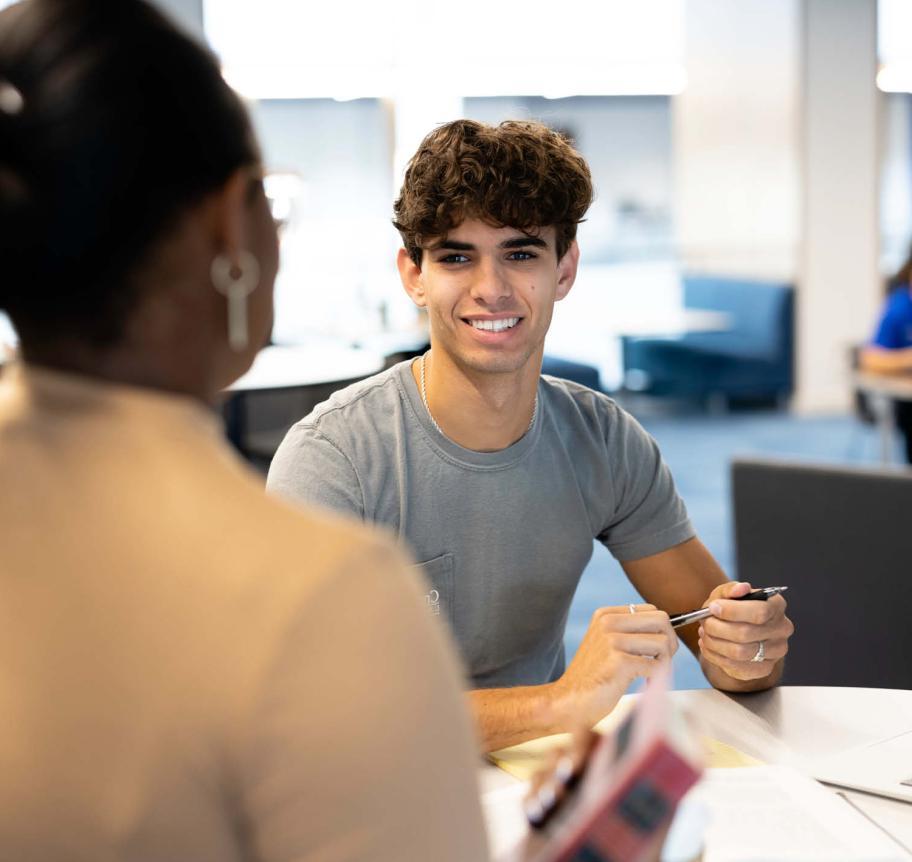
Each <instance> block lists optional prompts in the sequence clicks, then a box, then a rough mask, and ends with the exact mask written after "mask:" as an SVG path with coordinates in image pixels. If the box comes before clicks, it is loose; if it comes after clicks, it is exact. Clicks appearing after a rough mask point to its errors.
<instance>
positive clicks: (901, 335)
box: [859, 247, 912, 464]
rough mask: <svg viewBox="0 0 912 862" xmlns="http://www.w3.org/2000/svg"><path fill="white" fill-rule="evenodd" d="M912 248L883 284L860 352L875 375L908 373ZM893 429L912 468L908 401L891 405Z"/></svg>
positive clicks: (865, 367)
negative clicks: (870, 332) (868, 339)
mask: <svg viewBox="0 0 912 862" xmlns="http://www.w3.org/2000/svg"><path fill="white" fill-rule="evenodd" d="M910 278H912V247H910V249H909V254H908V256H907V257H906V260H905V262H904V263H903V265H902V266H901V267H900V268H899V269H898V270H897V271H896V273H895V275H893V277H892V278H890V279H889V280H888V281H887V299H886V302H885V303H884V306H883V309H882V310H881V314H880V319H879V321H878V323H877V329H876V331H875V333H874V337H873V338H872V339H871V343H870V344H868V345H866V346H865V347H863V348H862V350H861V353H860V355H859V364H860V366H861V369H862V370H863V371H870V372H873V373H875V374H909V373H912V281H910ZM893 410H894V414H893V415H894V417H895V420H896V427H897V428H898V430H899V432H900V434H901V435H902V439H903V451H904V452H905V455H906V461H907V462H908V463H910V464H912V401H904V400H902V399H897V400H895V401H894V402H893Z"/></svg>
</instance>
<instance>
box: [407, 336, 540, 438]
mask: <svg viewBox="0 0 912 862" xmlns="http://www.w3.org/2000/svg"><path fill="white" fill-rule="evenodd" d="M430 352H431V351H430V350H429V351H428V353H430ZM426 356H427V353H422V354H421V362H420V369H419V373H420V377H421V400H422V401H423V402H424V409H425V410H427V415H428V418H429V419H430V420H431V424H432V425H433V426H434V427H435V428H436V429H437V433H438V434H439V435H440V436H441V437H446V438H447V440H449V439H450V438H449V437H447V435H446V434H444V433H443V429H442V428H441V427H440V426H439V425H438V424H437V420H436V419H435V418H434V414H433V413H431V405H430V404H428V399H427V387H426V386H425V384H424V360H425V357H426ZM536 416H538V392H536V393H535V404H534V405H533V407H532V418H531V419H530V420H529V427H528V428H526V430H525V431H523V437H525V436H526V434H528V433H529V432H530V431H531V430H532V426H533V425H534V424H535V417H536Z"/></svg>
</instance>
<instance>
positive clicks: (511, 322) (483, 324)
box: [469, 317, 519, 332]
mask: <svg viewBox="0 0 912 862" xmlns="http://www.w3.org/2000/svg"><path fill="white" fill-rule="evenodd" d="M469 323H470V324H472V326H474V327H475V328H476V329H487V330H488V331H489V332H503V331H504V330H505V329H512V328H513V327H514V326H516V324H517V323H519V318H518V317H505V318H503V319H502V320H470V321H469Z"/></svg>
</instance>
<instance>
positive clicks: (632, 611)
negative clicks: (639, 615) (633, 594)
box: [627, 604, 637, 614]
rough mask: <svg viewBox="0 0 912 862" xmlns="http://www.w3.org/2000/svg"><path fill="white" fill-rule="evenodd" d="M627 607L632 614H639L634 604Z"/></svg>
mask: <svg viewBox="0 0 912 862" xmlns="http://www.w3.org/2000/svg"><path fill="white" fill-rule="evenodd" d="M627 607H628V608H630V613H632V614H635V613H636V612H637V609H636V608H635V607H634V606H633V605H632V604H630V605H627Z"/></svg>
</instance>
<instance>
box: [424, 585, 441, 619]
mask: <svg viewBox="0 0 912 862" xmlns="http://www.w3.org/2000/svg"><path fill="white" fill-rule="evenodd" d="M424 603H425V604H426V605H427V606H428V609H429V610H430V612H431V614H432V615H433V616H435V617H439V616H440V593H439V592H438V591H437V590H431V591H430V592H429V593H428V594H427V595H426V596H425V597H424Z"/></svg>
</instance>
